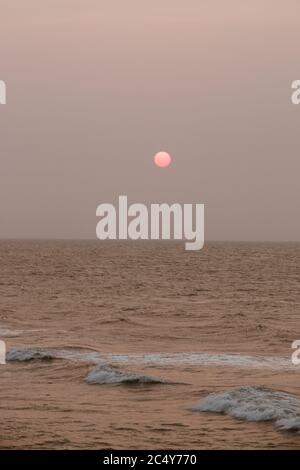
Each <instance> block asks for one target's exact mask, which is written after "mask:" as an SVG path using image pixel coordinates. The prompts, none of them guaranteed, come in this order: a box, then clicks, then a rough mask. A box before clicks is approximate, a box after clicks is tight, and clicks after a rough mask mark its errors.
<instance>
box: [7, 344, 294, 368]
mask: <svg viewBox="0 0 300 470" xmlns="http://www.w3.org/2000/svg"><path fill="white" fill-rule="evenodd" d="M47 357H51V358H53V359H65V360H70V361H78V362H88V363H90V364H99V363H110V364H135V365H138V364H146V365H147V364H149V365H163V366H164V365H166V366H168V365H204V366H205V365H216V366H218V365H222V366H234V367H243V368H246V367H247V368H257V369H274V370H276V369H277V370H282V369H285V370H286V369H291V370H295V366H293V364H292V362H291V360H290V359H286V358H282V357H262V356H246V355H241V354H221V353H219V354H213V353H140V354H139V353H128V354H121V353H120V354H118V353H101V352H98V351H96V350H91V349H89V350H87V348H80V347H72V346H65V347H61V348H59V347H52V348H50V347H49V348H13V349H11V350H10V351H9V352H8V353H7V360H8V361H9V360H11V361H17V360H18V361H22V360H24V361H28V360H30V359H44V358H47Z"/></svg>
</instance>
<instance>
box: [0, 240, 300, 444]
mask: <svg viewBox="0 0 300 470" xmlns="http://www.w3.org/2000/svg"><path fill="white" fill-rule="evenodd" d="M299 261H300V244H272V243H266V244H263V243H261V244H247V243H209V244H207V245H206V246H205V248H204V249H203V250H201V251H199V252H186V251H185V250H184V246H183V244H181V243H178V244H177V243H168V242H166V243H163V242H157V243H144V242H136V243H118V242H116V243H113V242H107V243H105V242H84V241H82V242H79V241H1V242H0V266H1V270H0V339H2V340H5V342H6V344H7V351H8V353H7V364H6V365H3V366H0V408H1V423H0V447H1V448H57V449H60V448H90V449H96V448H103V447H106V448H107V447H110V448H119V449H122V448H125V449H126V448H131V449H141V448H148V449H149V448H152V449H155V448H169V449H171V448H175V449H176V448H178V449H179V448H180V449H183V448H186V449H191V448H196V449H203V448H209V449H211V448H291V449H292V448H294V449H300V409H299V408H300V405H299V403H300V392H299V390H300V381H299V374H300V368H299V366H298V367H297V366H293V365H292V362H291V353H292V350H291V344H292V342H293V341H294V340H295V339H300V319H299V315H300V313H299V311H300V309H299V307H300V267H299Z"/></svg>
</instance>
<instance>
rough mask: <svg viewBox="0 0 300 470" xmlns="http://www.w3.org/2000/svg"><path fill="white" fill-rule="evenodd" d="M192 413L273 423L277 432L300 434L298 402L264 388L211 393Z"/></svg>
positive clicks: (281, 393)
mask: <svg viewBox="0 0 300 470" xmlns="http://www.w3.org/2000/svg"><path fill="white" fill-rule="evenodd" d="M193 410H194V411H203V412H214V413H224V414H227V415H229V416H232V417H233V418H238V419H242V420H245V421H256V422H258V421H273V422H274V423H275V426H277V427H278V428H279V429H282V430H287V431H295V432H300V399H299V398H296V397H295V396H293V395H290V394H288V393H286V392H281V391H275V390H271V389H268V388H265V387H251V386H243V387H241V388H236V389H233V390H227V391H225V392H223V393H212V394H211V395H209V396H208V397H207V398H205V399H204V400H203V401H202V402H201V403H200V404H199V405H196V406H195V407H193Z"/></svg>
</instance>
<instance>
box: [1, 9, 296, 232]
mask: <svg viewBox="0 0 300 470" xmlns="http://www.w3.org/2000/svg"><path fill="white" fill-rule="evenodd" d="M0 17H1V29H0V79H2V80H5V81H6V84H7V92H8V96H7V105H6V106H3V105H2V106H0V162H1V167H0V168H1V171H0V220H1V222H0V237H48V238H51V237H59V238H60V237H76V238H82V237H83V238H86V237H88V238H95V228H96V222H97V221H96V217H95V211H96V207H97V205H98V204H100V203H102V202H116V200H117V198H118V196H119V195H120V194H126V195H128V198H129V200H130V202H145V203H151V202H153V203H155V202H164V201H165V202H181V203H184V202H186V203H191V202H194V203H196V202H198V203H205V204H206V238H209V239H215V240H216V239H233V240H300V217H299V212H300V211H299V196H300V184H299V175H300V155H299V146H300V139H299V136H300V105H299V106H298V107H297V106H293V105H292V104H291V100H290V96H291V88H290V87H291V82H292V81H293V80H296V79H300V65H299V44H300V2H299V0H251V1H248V2H242V1H241V0H226V1H225V0H187V1H182V0H151V1H150V0H126V1H124V0H118V1H116V0H43V1H40V0H26V2H25V1H23V2H22V1H20V0H1V1H0ZM158 150H167V151H169V152H170V153H171V154H172V156H173V159H174V163H173V165H172V166H171V167H170V168H168V169H165V170H161V169H158V168H156V167H155V166H154V165H153V161H152V158H153V155H154V154H155V152H157V151H158Z"/></svg>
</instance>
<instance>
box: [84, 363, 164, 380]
mask: <svg viewBox="0 0 300 470" xmlns="http://www.w3.org/2000/svg"><path fill="white" fill-rule="evenodd" d="M85 380H86V382H87V383H89V384H117V383H127V384H138V383H139V384H156V383H157V384H159V383H167V382H166V381H165V380H163V379H158V378H156V377H150V376H147V375H142V374H136V373H132V372H123V371H120V370H118V369H115V368H112V367H109V366H107V365H101V366H98V367H95V368H94V369H93V370H91V371H90V373H89V374H88V375H87V377H86V379H85Z"/></svg>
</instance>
